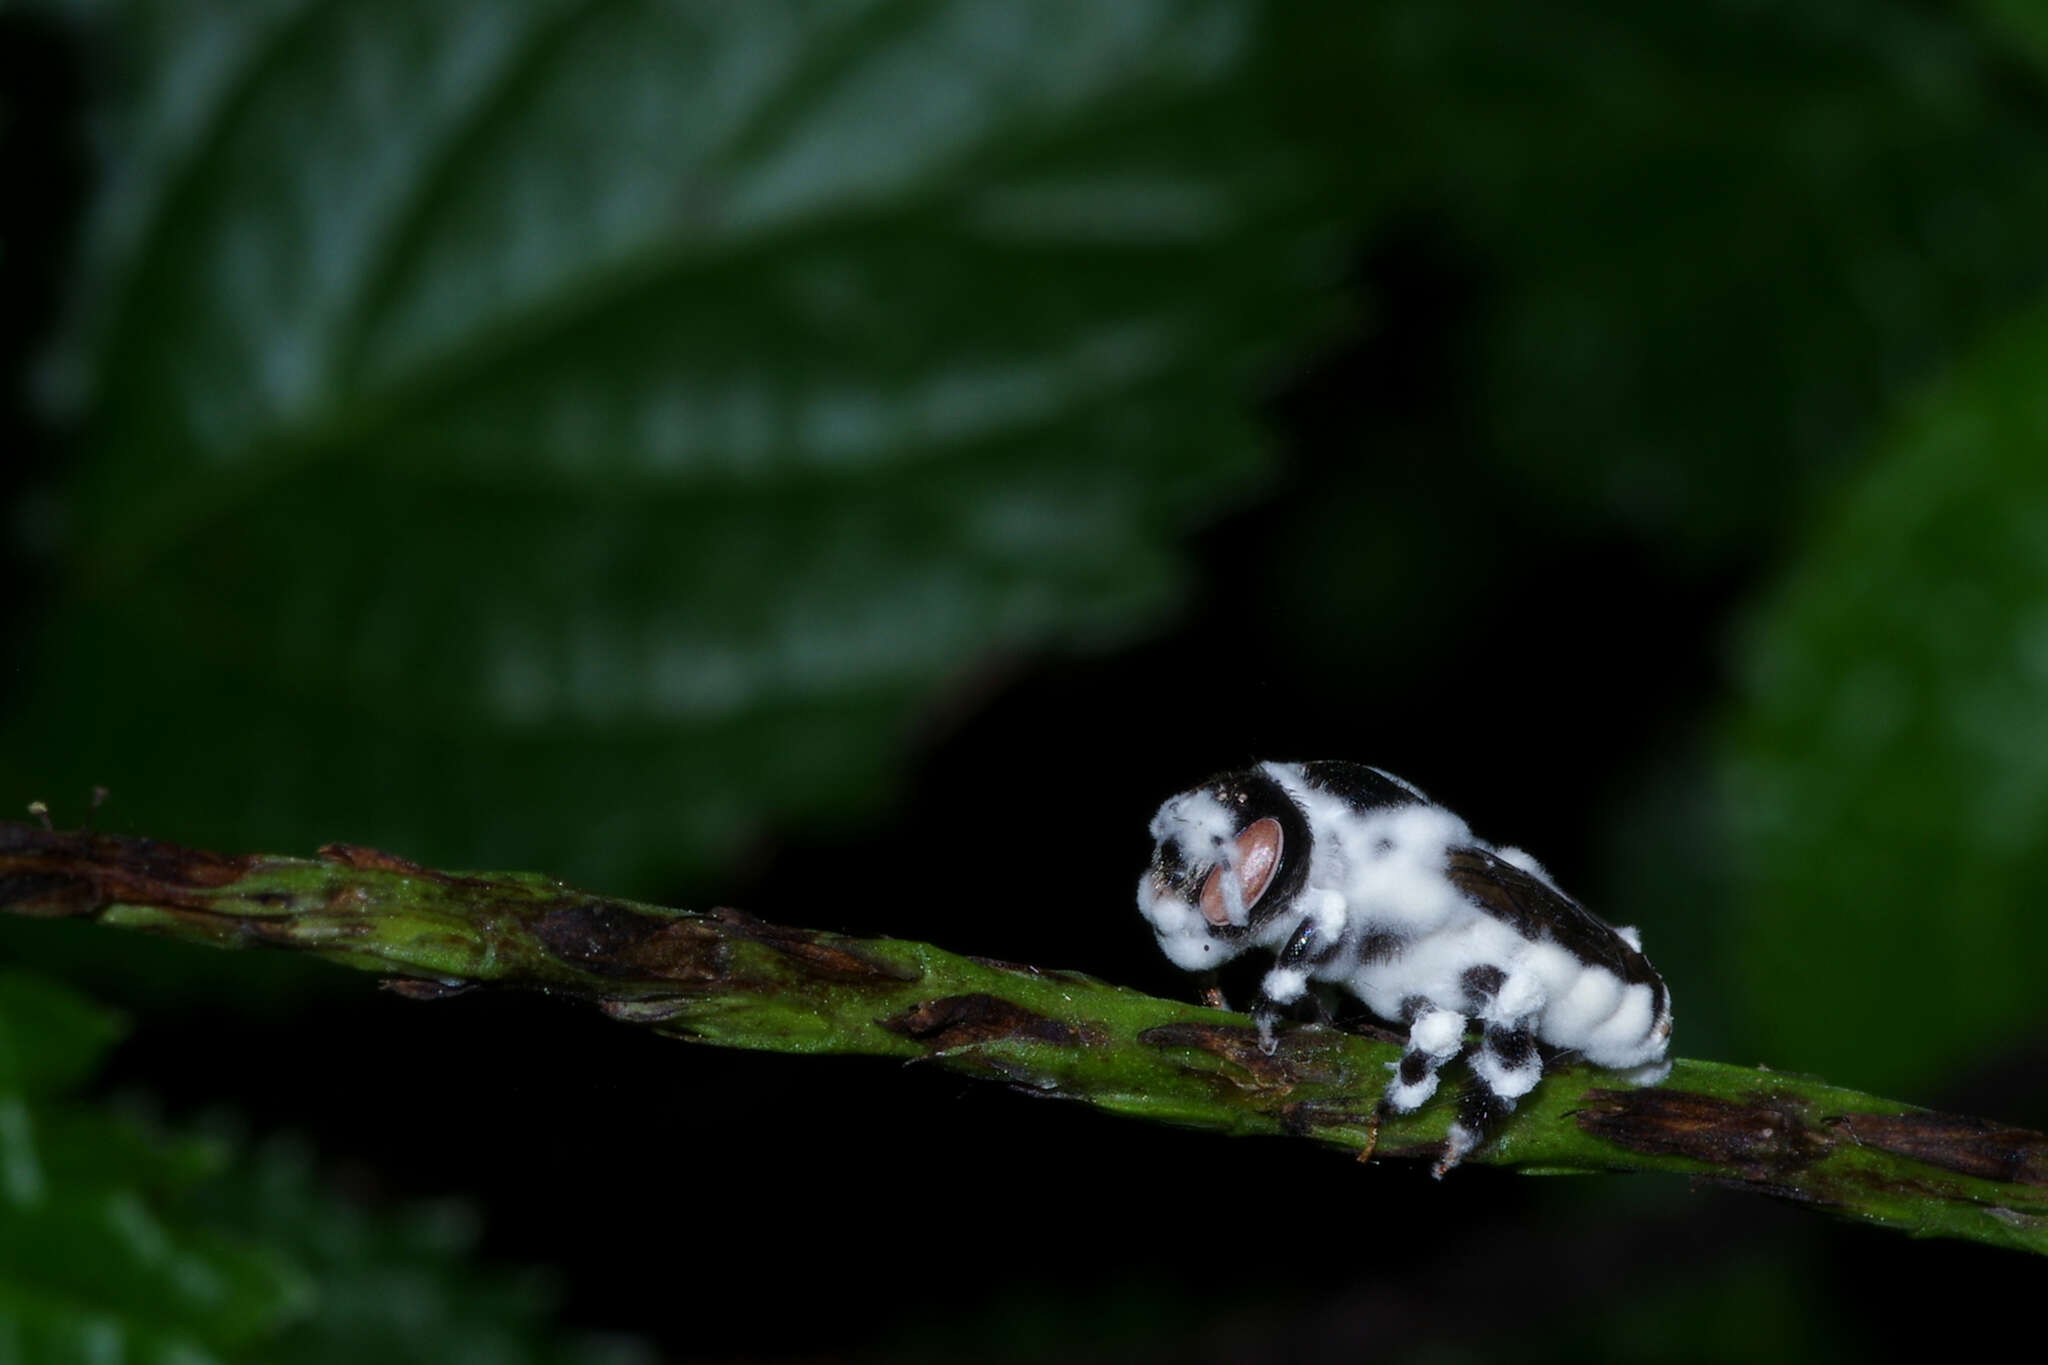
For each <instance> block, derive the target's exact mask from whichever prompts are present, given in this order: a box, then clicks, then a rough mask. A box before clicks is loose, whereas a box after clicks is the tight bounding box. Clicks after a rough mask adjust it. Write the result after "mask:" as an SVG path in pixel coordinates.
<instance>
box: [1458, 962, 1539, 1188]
mask: <svg viewBox="0 0 2048 1365" xmlns="http://www.w3.org/2000/svg"><path fill="white" fill-rule="evenodd" d="M1464 984H1465V988H1466V992H1467V994H1468V995H1469V996H1471V997H1472V998H1473V1000H1474V1001H1475V1002H1476V1003H1478V1004H1479V1005H1480V1008H1481V1013H1482V1016H1483V1017H1484V1018H1485V1020H1486V1029H1485V1032H1484V1034H1483V1035H1482V1036H1481V1038H1480V1040H1479V1050H1478V1051H1477V1052H1475V1053H1474V1054H1473V1056H1472V1080H1471V1083H1470V1084H1468V1085H1467V1086H1466V1087H1465V1090H1464V1093H1462V1094H1461V1095H1460V1096H1459V1097H1458V1117H1457V1120H1456V1121H1455V1122H1453V1123H1452V1124H1451V1131H1450V1135H1449V1136H1448V1137H1447V1138H1446V1139H1445V1140H1444V1152H1443V1155H1442V1156H1441V1157H1440V1158H1438V1160H1437V1164H1436V1174H1437V1176H1438V1177H1439V1178H1441V1177H1442V1175H1443V1173H1444V1172H1445V1171H1448V1170H1450V1169H1451V1167H1453V1166H1455V1165H1457V1164H1458V1163H1459V1162H1460V1161H1462V1160H1464V1158H1465V1155H1466V1154H1467V1153H1468V1152H1470V1151H1472V1150H1473V1149H1474V1148H1475V1147H1478V1146H1479V1145H1480V1144H1481V1143H1483V1142H1485V1141H1487V1139H1489V1138H1491V1137H1492V1136H1493V1135H1494V1133H1495V1132H1496V1131H1498V1129H1499V1128H1500V1125H1501V1123H1502V1122H1503V1121H1504V1120H1505V1119H1506V1118H1507V1116H1508V1115H1509V1114H1511V1113H1513V1112H1514V1109H1515V1102H1516V1101H1517V1100H1519V1099H1521V1098H1522V1096H1524V1095H1526V1094H1528V1093H1529V1092H1530V1091H1531V1090H1533V1089H1535V1088H1536V1082H1537V1081H1539V1080H1541V1079H1543V1059H1542V1058H1541V1057H1539V1056H1538V1055H1537V1053H1536V1034H1535V1020H1536V1015H1537V1012H1538V1011H1539V1010H1540V1009H1541V1007H1542V989H1541V987H1539V986H1538V985H1537V984H1536V982H1535V981H1534V980H1533V979H1531V978H1529V977H1526V976H1509V975H1508V974H1507V973H1505V972H1502V971H1501V970H1500V969H1499V968H1497V967H1474V968H1473V969H1472V970H1471V971H1468V972H1467V973H1465V983H1464Z"/></svg>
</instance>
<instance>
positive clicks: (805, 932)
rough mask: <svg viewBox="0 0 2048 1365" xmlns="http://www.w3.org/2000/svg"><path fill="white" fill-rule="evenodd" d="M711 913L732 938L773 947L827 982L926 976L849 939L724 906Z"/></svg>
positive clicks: (907, 979)
mask: <svg viewBox="0 0 2048 1365" xmlns="http://www.w3.org/2000/svg"><path fill="white" fill-rule="evenodd" d="M711 915H712V918H713V919H715V920H716V921H717V922H718V924H719V926H720V927H721V928H722V929H723V930H724V931H725V932H726V933H727V934H729V935H731V936H732V937H734V938H739V939H745V940H746V941H748V942H750V943H758V944H760V945H762V946H763V947H765V948H770V949H773V950H774V951H775V952H778V953H780V954H782V955H783V956H784V957H787V958H790V959H791V960H793V961H795V962H798V963H801V964H802V966H803V968H804V970H805V972H807V973H808V974H809V975H811V976H815V977H821V978H823V979H824V980H827V981H844V982H872V981H916V980H918V979H920V978H921V977H922V976H923V975H924V973H922V972H920V971H917V970H916V969H915V968H911V967H905V966H901V965H899V964H897V963H894V962H885V961H882V960H881V959H879V958H874V957H869V956H868V955H867V954H866V953H863V952H861V951H860V950H859V949H857V948H854V947H852V946H850V944H849V941H848V940H845V939H840V938H837V936H835V935H831V934H825V933H820V932H819V931H818V930H815V929H792V928H790V927H789V926H788V925H784V924H770V923H768V922H767V921H765V920H758V919H755V918H754V917H753V916H752V915H749V914H747V913H745V912H744V911H740V910H733V909H730V908H728V907H725V906H720V907H719V908H718V909H716V910H713V911H712V912H711Z"/></svg>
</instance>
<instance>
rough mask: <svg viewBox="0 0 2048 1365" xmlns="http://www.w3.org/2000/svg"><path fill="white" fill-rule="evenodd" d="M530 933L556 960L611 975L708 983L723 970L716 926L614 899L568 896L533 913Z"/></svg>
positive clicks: (632, 978) (722, 946)
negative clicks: (604, 899)
mask: <svg viewBox="0 0 2048 1365" xmlns="http://www.w3.org/2000/svg"><path fill="white" fill-rule="evenodd" d="M532 929H533V936H534V937H535V938H536V939H538V940H539V941H540V944H541V946H542V947H544V948H546V949H547V951H548V952H549V954H550V955H552V956H553V957H554V958H555V959H556V960H557V961H558V962H561V963H563V964H565V965H567V966H570V967H574V968H576V969H577V970H579V971H585V972H590V973H592V974H593V975H596V976H603V977H610V978H613V979H617V980H656V981H680V982H688V983H692V984H698V985H710V984H712V983H714V982H717V981H719V980H721V979H722V978H723V977H724V976H725V974H726V952H725V945H724V944H723V943H722V942H721V941H720V939H719V935H718V933H717V931H716V930H714V929H712V928H711V927H710V926H708V925H706V924H703V923H700V922H698V921H696V920H690V919H676V918H671V917H668V916H663V915H650V914H646V913H644V912H642V911H639V910H635V909H633V908H632V907H631V906H626V905H621V904H619V903H618V902H616V901H602V900H599V901H569V902H566V903H563V904H560V905H556V906H554V907H552V908H550V909H547V910H544V911H542V912H540V913H539V914H537V915H535V916H534V918H533V922H532Z"/></svg>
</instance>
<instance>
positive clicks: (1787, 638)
mask: <svg viewBox="0 0 2048 1365" xmlns="http://www.w3.org/2000/svg"><path fill="white" fill-rule="evenodd" d="M2043 375H2048V312H2044V313H2037V314H2036V315H2035V316H2034V317H2033V318H2031V319H2029V320H2028V321H2027V323H2026V324H2025V325H2024V326H2020V327H2017V328H2015V329H2012V330H2011V331H2010V332H2009V333H2008V334H2006V335H2004V336H2002V337H2000V338H1998V339H1997V340H1996V341H1995V342H1994V343H1992V344H1990V345H1988V346H1987V347H1986V348H1985V350H1984V351H1983V352H1982V353H1981V354H1980V355H1978V356H1977V357H1975V358H1974V359H1973V360H1972V361H1971V362H1970V363H1969V364H1967V365H1966V366H1964V367H1963V368H1961V369H1960V370H1959V371H1958V372H1957V373H1956V374H1954V375H1952V376H1951V377H1949V379H1948V380H1946V381H1945V382H1944V383H1942V384H1941V385H1940V386H1939V387H1938V388H1936V389H1935V390H1934V391H1933V392H1932V393H1931V394H1929V395H1927V396H1926V397H1925V399H1924V400H1923V401H1922V402H1920V403H1919V404H1917V405H1916V407H1915V408H1914V410H1913V411H1912V413H1911V415H1910V416H1909V418H1908V419H1907V420H1906V421H1905V422H1904V424H1903V428H1902V430H1900V431H1899V432H1898V433H1897V434H1896V435H1895V437H1894V438H1893V439H1892V440H1891V441H1890V442H1889V443H1888V446H1887V448H1886V450H1885V453H1884V454H1883V456H1882V458H1881V459H1880V460H1879V462H1878V463H1877V464H1876V465H1875V466H1874V467H1873V468H1872V469H1871V470H1870V473H1869V475H1868V476H1867V477H1866V478H1865V479H1863V480H1862V481H1861V482H1860V483H1859V484H1857V485H1856V486H1855V487H1854V488H1853V489H1852V490H1850V491H1849V494H1848V496H1847V497H1846V499H1845V500H1844V502H1843V504H1842V506H1841V507H1840V508H1839V509H1838V511H1837V512H1836V514H1835V515H1833V516H1832V517H1831V518H1829V519H1828V521H1827V523H1826V524H1825V525H1824V526H1822V527H1821V528H1820V530H1819V533H1818V534H1817V535H1816V536H1815V537H1814V539H1813V540H1812V542H1811V543H1810V545H1809V547H1808V549H1807V551H1806V552H1805V554H1804V555H1803V556H1802V558H1801V560H1800V561H1799V563H1798V564H1797V565H1796V566H1795V567H1794V569H1793V571H1792V573H1791V576H1790V579H1789V581H1788V582H1787V583H1786V584H1785V585H1784V586H1783V588H1782V590H1780V591H1779V592H1778V593H1777V594H1776V595H1775V596H1774V598H1773V600H1772V601H1771V602H1770V603H1769V604H1768V606H1767V607H1766V609H1765V610H1764V612H1763V614H1762V616H1761V618H1760V620H1759V621H1758V622H1757V628H1756V631H1755V637H1754V639H1753V640H1751V641H1750V643H1749V646H1748V648H1747V650H1746V652H1745V659H1744V663H1745V668H1744V674H1745V676H1744V701H1743V709H1742V711H1741V712H1740V713H1739V715H1738V716H1737V718H1736V723H1735V725H1734V728H1733V732H1732V735H1731V737H1730V739H1731V753H1732V757H1731V761H1730V775H1731V781H1730V784H1729V793H1728V794H1729V799H1730V801H1731V803H1732V808H1731V819H1732V821H1733V826H1734V831H1735V835H1736V847H1737V850H1738V852H1740V853H1741V854H1742V855H1743V857H1742V860H1741V866H1740V867H1739V869H1738V875H1739V876H1740V877H1741V878H1742V879H1743V887H1742V894H1739V895H1738V897H1737V903H1738V904H1739V905H1740V906H1741V907H1742V913H1743V919H1742V922H1741V923H1740V924H1739V925H1737V932H1736V933H1735V934H1734V935H1733V936H1732V939H1731V945H1730V946H1731V951H1733V952H1734V953H1735V954H1736V956H1737V957H1738V958H1739V963H1738V966H1739V975H1738V979H1739V980H1741V981H1742V982H1744V983H1745V984H1746V986H1747V988H1748V990H1749V1000H1748V1002H1747V1003H1748V1007H1749V1010H1750V1012H1751V1014H1752V1015H1753V1017H1754V1019H1755V1021H1756V1023H1757V1027H1758V1030H1759V1032H1758V1038H1757V1041H1758V1043H1759V1045H1760V1046H1761V1047H1762V1048H1763V1049H1764V1051H1763V1054H1762V1055H1763V1056H1764V1057H1765V1059H1767V1060H1769V1061H1772V1062H1779V1063H1783V1064H1786V1065H1791V1066H1796V1067H1798V1068H1799V1069H1801V1070H1808V1069H1811V1070H1816V1071H1822V1072H1825V1073H1826V1074H1828V1075H1829V1076H1830V1077H1831V1078H1834V1079H1837V1080H1839V1081H1841V1082H1842V1083H1845V1084H1856V1085H1871V1086H1879V1087H1911V1086H1915V1085H1924V1084H1925V1083H1926V1082H1928V1081H1929V1080H1930V1079H1933V1078H1936V1077H1937V1076H1938V1071H1937V1068H1938V1067H1941V1066H1944V1065H1946V1066H1949V1067H1953V1066H1954V1065H1955V1063H1956V1061H1957V1060H1958V1059H1959V1058H1967V1057H1969V1056H1970V1055H1972V1054H1973V1053H1975V1052H1978V1051H1981V1050H1984V1049H1986V1048H1989V1047H1996V1046H1998V1045H1999V1042H2000V1040H2001V1039H2004V1038H2008V1037H2011V1036H2013V1035H2014V1034H2016V1033H2019V1032H2023V1031H2032V1030H2033V1029H2035V1028H2036V1027H2037V1026H2038V1021H2039V1019H2040V1017H2041V1011H2042V1001H2043V996H2042V993H2041V988H2040V964H2041V963H2042V962H2044V961H2048V917H2044V916H2043V915H2042V913H2041V904H2042V901H2043V899H2044V897H2048V384H2044V383H2043V379H2042V377H2043Z"/></svg>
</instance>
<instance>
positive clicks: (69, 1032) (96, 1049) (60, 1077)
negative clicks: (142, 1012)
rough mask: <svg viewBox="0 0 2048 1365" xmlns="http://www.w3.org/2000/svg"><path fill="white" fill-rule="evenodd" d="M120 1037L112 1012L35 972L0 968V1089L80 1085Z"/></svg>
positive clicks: (37, 1090)
mask: <svg viewBox="0 0 2048 1365" xmlns="http://www.w3.org/2000/svg"><path fill="white" fill-rule="evenodd" d="M120 1036H121V1023H120V1020H119V1018H118V1017H116V1016H115V1014H114V1013H113V1011H111V1010H106V1009H101V1008H100V1007H98V1006H97V1005H94V1004H92V1003H91V1002H90V1001H88V1000H86V999H84V998H83V997H82V996H80V995H78V994H77V993H76V992H74V991H70V990H66V989H65V988H64V987H62V986H59V985H57V984H56V983H55V982H50V981H45V980H43V979H41V978H40V977H37V976H34V975H32V974H31V973H28V972H23V971H17V970H14V969H13V968H0V1093H9V1094H22V1095H42V1094H47V1093H49V1092H51V1091H57V1090H64V1089H67V1088H69V1087H71V1086H75V1085H78V1084H79V1083H81V1082H82V1081H84V1080H85V1079H86V1078H87V1077H88V1076H90V1075H91V1074H92V1073H93V1070H94V1068H95V1067H97V1066H98V1065H99V1061H100V1058H101V1056H102V1055H104V1054H105V1052H106V1050H107V1048H108V1047H110V1046H112V1044H113V1042H114V1040H115V1039H116V1038H118V1037H120Z"/></svg>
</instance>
